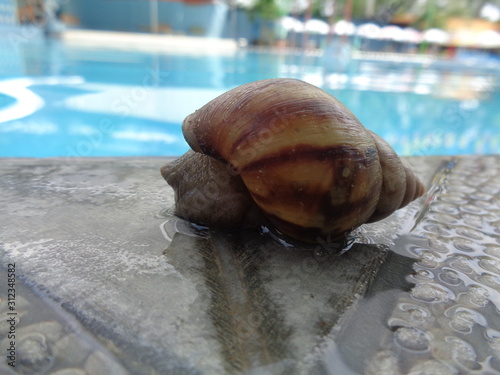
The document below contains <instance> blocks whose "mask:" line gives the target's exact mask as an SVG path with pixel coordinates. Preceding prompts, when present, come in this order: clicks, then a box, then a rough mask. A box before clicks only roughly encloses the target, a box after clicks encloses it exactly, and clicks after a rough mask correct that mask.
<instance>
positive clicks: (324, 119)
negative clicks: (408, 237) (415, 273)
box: [161, 78, 425, 243]
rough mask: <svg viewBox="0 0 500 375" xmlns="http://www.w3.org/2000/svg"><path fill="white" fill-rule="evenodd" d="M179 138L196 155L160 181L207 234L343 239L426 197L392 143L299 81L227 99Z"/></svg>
mask: <svg viewBox="0 0 500 375" xmlns="http://www.w3.org/2000/svg"><path fill="white" fill-rule="evenodd" d="M182 131H183V134H184V137H185V139H186V141H187V143H188V144H189V146H190V147H191V149H192V150H193V151H189V152H188V153H187V154H185V155H184V156H182V157H181V158H179V159H178V160H177V161H176V162H174V163H173V164H170V165H166V166H165V167H163V168H162V170H161V173H162V175H163V177H164V178H165V180H166V181H167V182H168V183H169V184H170V185H171V186H172V187H173V188H174V190H175V192H176V213H177V214H178V215H180V216H183V217H186V218H188V219H190V220H192V221H194V222H197V223H198V224H202V225H206V226H209V227H210V226H213V227H219V228H231V227H244V226H252V225H258V224H259V222H262V221H263V220H265V221H267V222H269V223H271V224H272V225H273V226H274V227H275V228H276V229H277V230H278V231H279V232H281V233H283V234H285V235H288V236H290V237H292V238H294V239H296V240H299V241H303V242H309V243H314V242H317V241H318V238H323V237H328V239H329V240H331V241H333V240H340V241H341V240H342V239H343V238H345V237H346V235H347V234H348V233H350V232H351V231H352V230H353V229H355V228H357V227H359V226H360V225H362V224H364V223H369V222H374V221H377V220H381V219H383V218H385V217H387V216H389V215H391V214H392V213H393V212H394V211H395V210H397V209H399V208H402V207H404V206H406V205H407V204H408V203H410V202H411V201H413V200H414V199H416V198H418V197H420V196H421V195H422V194H423V193H424V191H425V187H424V185H423V184H422V182H421V181H420V180H419V179H418V177H417V176H416V175H415V174H414V173H413V172H412V170H411V169H410V168H409V167H408V166H407V165H406V164H405V163H404V162H403V161H402V160H401V159H400V158H399V157H398V156H397V154H396V153H395V151H394V150H393V149H392V148H391V146H389V144H388V143H387V142H385V141H384V140H383V139H382V138H380V137H379V136H378V135H376V134H375V133H373V132H371V131H369V130H367V129H366V128H365V127H364V126H363V125H362V124H361V123H360V121H359V120H358V119H357V118H356V117H355V116H354V115H353V114H352V113H351V112H350V111H349V110H348V109H347V108H346V107H345V106H344V105H343V104H342V103H340V102H339V101H338V100H337V99H335V98H334V97H333V96H331V95H330V94H328V93H327V92H325V91H323V90H322V89H320V88H318V87H316V86H313V85H311V84H308V83H306V82H303V81H300V80H296V79H284V78H275V79H268V80H262V81H256V82H252V83H248V84H244V85H242V86H239V87H236V88H234V89H232V90H230V91H227V92H226V93H224V94H222V95H220V96H219V97H217V98H215V99H213V100H212V101H210V102H209V103H207V104H206V105H204V106H203V107H202V108H201V109H199V110H197V111H195V112H194V113H192V114H191V115H189V116H188V117H186V119H185V120H184V122H183V124H182Z"/></svg>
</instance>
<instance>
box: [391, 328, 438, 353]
mask: <svg viewBox="0 0 500 375" xmlns="http://www.w3.org/2000/svg"><path fill="white" fill-rule="evenodd" d="M394 339H395V340H396V343H397V344H398V345H399V346H401V347H402V348H403V349H406V350H409V351H416V352H422V351H426V350H428V349H429V340H430V338H429V336H428V335H427V334H426V333H425V332H424V331H422V330H420V329H418V328H414V327H399V328H398V329H397V330H396V332H394Z"/></svg>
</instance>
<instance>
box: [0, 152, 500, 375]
mask: <svg viewBox="0 0 500 375" xmlns="http://www.w3.org/2000/svg"><path fill="white" fill-rule="evenodd" d="M167 161H168V159H165V158H103V159H91V158H88V159H75V158H69V159H3V160H2V163H1V164H0V215H1V217H3V218H4V221H3V223H2V232H1V233H0V243H1V247H2V252H1V257H2V266H3V267H4V271H3V272H4V274H5V273H7V269H8V268H10V270H8V272H9V273H13V274H15V285H14V289H15V291H16V294H15V299H13V296H12V295H9V292H8V289H13V288H12V285H8V283H7V278H6V277H4V278H2V280H3V281H2V284H1V285H0V309H1V312H2V314H3V316H4V321H3V322H2V324H0V329H1V330H2V336H3V337H5V336H4V335H5V334H6V333H9V332H10V333H14V334H15V345H14V355H15V360H16V363H17V367H16V370H17V371H19V372H21V373H49V372H50V373H59V372H56V371H62V370H64V369H72V371H75V372H74V373H80V372H77V371H86V373H87V374H218V375H221V374H358V373H366V374H389V373H391V374H401V373H408V372H411V371H416V372H418V373H420V372H419V371H427V372H425V373H428V372H429V373H430V372H432V371H434V372H433V373H440V374H462V373H463V374H466V373H471V371H474V373H475V374H476V373H477V374H481V373H484V374H492V373H498V372H499V371H500V326H499V325H498V321H499V319H498V314H499V313H498V311H499V310H500V177H499V176H500V156H498V155H497V156H464V157H415V158H410V159H408V161H409V162H410V163H411V164H412V166H413V167H414V169H415V170H416V173H417V174H418V175H419V176H420V177H421V178H422V179H423V181H425V183H426V184H427V186H428V192H427V193H426V195H425V196H424V197H422V198H420V199H419V200H417V201H415V202H414V203H412V204H411V205H409V206H408V207H407V208H404V209H402V210H399V211H397V212H396V213H395V214H393V215H392V216H390V217H389V218H387V219H385V220H383V221H381V222H378V223H374V224H370V225H364V226H363V227H361V228H360V230H358V231H357V240H356V243H355V244H354V245H353V247H352V248H351V249H350V250H348V251H347V252H345V253H339V252H336V251H332V250H331V248H329V247H328V244H324V243H323V244H318V245H317V246H312V247H300V246H296V247H295V248H287V247H285V246H284V245H283V244H282V243H279V242H277V241H273V240H272V239H271V238H270V237H269V236H267V235H264V234H262V233H260V232H257V231H244V232H233V233H220V232H214V231H206V230H205V231H195V230H194V229H193V228H191V227H190V226H189V225H187V223H186V222H183V221H181V220H175V218H173V217H172V216H171V215H170V214H169V212H170V211H169V208H171V207H172V204H173V202H174V196H173V191H172V190H171V188H170V187H169V186H168V185H167V184H166V183H165V182H164V181H163V180H162V178H161V176H160V173H159V169H160V167H161V166H162V165H163V164H164V163H165V162H167ZM9 265H10V266H9ZM9 298H10V299H11V300H12V301H14V302H15V303H14V304H10V305H7V302H8V300H9ZM9 306H10V307H11V309H10V310H9ZM9 313H11V314H12V315H8V314H9ZM14 313H15V314H14ZM11 317H14V318H15V320H14V322H15V323H13V324H14V325H12V328H11V326H10V325H9V324H6V322H8V319H9V318H11ZM0 345H1V353H2V361H1V362H0V372H2V373H5V374H11V373H15V372H13V371H12V368H11V367H9V365H8V358H7V356H6V354H5V353H8V350H7V349H8V348H9V345H10V343H9V340H7V339H3V340H2V341H1V342H0ZM77 369H80V370H77ZM9 371H10V372H9ZM62 373H63V372H61V374H62ZM82 373H83V372H82Z"/></svg>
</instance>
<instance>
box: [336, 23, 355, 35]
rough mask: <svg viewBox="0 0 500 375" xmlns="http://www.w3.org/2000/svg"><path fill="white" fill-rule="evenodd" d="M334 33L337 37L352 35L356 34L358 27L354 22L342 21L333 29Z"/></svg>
mask: <svg viewBox="0 0 500 375" xmlns="http://www.w3.org/2000/svg"><path fill="white" fill-rule="evenodd" d="M333 31H335V34H337V35H352V34H354V33H355V32H356V26H355V25H354V24H353V23H352V22H348V21H346V20H340V21H338V22H337V23H336V24H335V26H334V27H333Z"/></svg>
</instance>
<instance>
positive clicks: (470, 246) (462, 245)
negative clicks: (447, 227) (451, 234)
mask: <svg viewBox="0 0 500 375" xmlns="http://www.w3.org/2000/svg"><path fill="white" fill-rule="evenodd" d="M453 246H454V247H455V249H457V250H458V251H463V252H466V253H472V252H474V251H475V250H476V248H477V246H476V245H475V243H474V242H473V241H471V240H470V239H467V238H462V237H457V238H455V239H454V240H453Z"/></svg>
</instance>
